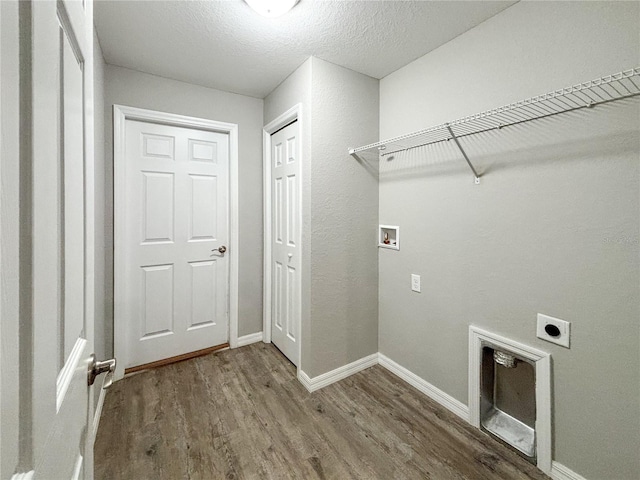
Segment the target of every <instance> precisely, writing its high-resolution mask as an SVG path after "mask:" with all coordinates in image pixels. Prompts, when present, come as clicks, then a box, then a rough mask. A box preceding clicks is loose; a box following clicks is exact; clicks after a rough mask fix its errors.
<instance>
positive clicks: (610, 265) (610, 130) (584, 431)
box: [363, 2, 640, 479]
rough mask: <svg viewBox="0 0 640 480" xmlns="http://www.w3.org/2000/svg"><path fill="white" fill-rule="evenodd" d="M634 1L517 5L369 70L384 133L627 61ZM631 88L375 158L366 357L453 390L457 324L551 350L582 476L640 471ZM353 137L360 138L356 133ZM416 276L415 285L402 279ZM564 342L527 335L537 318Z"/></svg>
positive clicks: (636, 26) (638, 253)
mask: <svg viewBox="0 0 640 480" xmlns="http://www.w3.org/2000/svg"><path fill="white" fill-rule="evenodd" d="M639 19H640V4H639V3H637V2H520V3H518V4H516V5H515V6H513V7H511V8H508V9H507V10H505V11H503V12H501V13H500V14H498V15H496V16H495V17H493V18H491V19H490V20H488V21H487V22H485V23H483V24H481V25H479V26H478V27H476V28H474V29H472V30H470V31H468V32H467V33H465V34H463V35H461V36H460V37H458V38H456V39H455V40H453V41H451V42H449V43H447V44H446V45H444V46H442V47H440V48H438V49H437V50H435V51H433V52H431V53H429V54H428V55H426V56H424V57H422V58H420V59H418V60H416V61H415V62H413V63H411V64H409V65H407V66H406V67H404V68H402V69H400V70H398V71H397V72H395V73H393V74H391V75H389V76H388V77H385V78H384V79H383V80H382V81H381V84H380V136H381V138H389V137H392V136H395V135H399V134H403V133H409V132H412V131H414V130H418V129H421V128H426V127H429V126H431V125H435V124H438V123H441V122H444V121H447V120H453V119H455V118H458V117H461V116H464V115H468V114H473V113H477V112H479V111H482V110H484V109H488V108H492V107H497V106H499V105H503V104H506V103H509V102H512V101H517V100H521V99H523V98H526V97H529V96H533V95H536V94H540V93H544V92H546V91H549V90H554V89H556V88H559V87H563V86H566V85H570V84H573V83H578V82H581V81H584V80H588V79H592V78H596V77H600V76H602V75H606V74H609V73H613V72H617V71H620V70H622V69H625V68H631V67H635V66H638V64H640V48H639V43H638V39H639V38H640V22H639ZM639 123H640V103H639V102H638V100H637V99H635V100H632V101H629V102H623V103H622V104H620V103H618V104H614V105H608V106H603V107H598V108H597V109H595V110H594V111H586V110H585V111H581V112H579V113H576V114H571V115H566V116H562V117H555V118H552V119H549V120H546V121H539V122H536V123H530V124H527V125H523V126H521V127H514V128H510V129H508V130H503V131H499V132H492V133H490V134H487V135H484V136H479V137H476V138H475V139H472V140H466V141H464V142H463V144H464V146H465V147H466V148H467V151H468V153H469V155H470V157H471V158H472V159H473V160H474V161H475V162H476V163H477V165H478V167H479V169H480V171H481V172H484V173H485V175H484V176H483V179H482V184H481V185H479V186H476V185H474V184H473V177H472V175H471V173H470V171H469V170H468V167H467V166H466V164H465V163H464V161H463V159H462V158H461V157H460V154H459V153H458V152H456V150H455V148H454V146H453V145H449V144H445V145H438V146H435V147H433V148H423V149H416V150H413V151H411V153H406V154H398V155H397V156H396V158H395V159H394V160H391V161H385V162H381V167H380V168H381V172H380V222H381V223H388V224H393V225H394V224H397V225H400V228H401V231H402V243H401V250H400V251H399V252H394V251H391V250H381V251H380V265H379V269H380V270H379V276H380V300H379V301H380V304H379V308H380V327H379V328H380V331H379V335H380V336H379V346H380V351H381V353H383V354H385V355H387V356H388V357H390V358H392V359H393V360H395V361H396V362H398V363H400V364H401V365H403V366H404V367H406V368H408V369H410V370H411V371H413V372H414V373H416V374H417V375H419V376H420V377H422V378H424V379H426V380H427V381H429V382H430V383H432V384H433V385H435V386H436V387H438V388H440V389H442V390H443V391H445V392H446V393H448V394H450V395H452V396H453V397H455V398H456V399H458V400H460V401H462V402H464V403H465V404H466V403H467V388H468V385H467V339H468V325H469V324H474V325H478V326H480V327H482V328H485V329H487V330H490V331H493V332H496V333H499V334H502V335H505V336H507V337H511V338H514V339H515V340H518V341H521V342H523V343H526V344H529V345H532V346H535V347H538V348H540V349H542V350H545V351H548V352H550V353H551V354H552V358H553V379H554V384H553V410H554V411H553V421H554V431H553V433H554V459H555V460H556V461H559V462H560V463H562V464H564V465H566V466H568V467H569V468H571V469H572V470H574V471H575V472H577V473H579V474H581V475H583V476H584V477H586V478H589V479H600V478H616V479H630V478H637V475H638V472H639V471H640V457H639V456H638V449H639V446H640V416H639V415H638V412H639V411H640V395H639V393H640V369H638V360H639V352H640V342H639V340H640V324H639V322H638V318H639V317H640V291H639V288H638V285H639V284H640V263H639V261H640V240H639V238H640V195H639V192H640V182H639V179H640V178H639V177H640V167H639V164H640V162H639V161H638V160H639V142H640V133H639V131H638V129H639ZM363 143H364V142H363ZM411 273H417V274H421V275H422V293H420V294H417V293H412V292H411V290H410V274H411ZM537 312H541V313H546V314H549V315H552V316H556V317H559V318H564V319H566V320H568V321H571V322H572V345H571V349H570V350H567V349H564V348H563V347H559V346H555V345H553V344H550V343H546V342H543V341H541V340H537V339H536V338H535V321H536V313H537Z"/></svg>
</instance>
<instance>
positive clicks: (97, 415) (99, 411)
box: [91, 379, 107, 442]
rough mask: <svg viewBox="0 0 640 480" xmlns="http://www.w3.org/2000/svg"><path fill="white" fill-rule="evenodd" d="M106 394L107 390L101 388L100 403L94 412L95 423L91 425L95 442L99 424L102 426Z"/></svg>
mask: <svg viewBox="0 0 640 480" xmlns="http://www.w3.org/2000/svg"><path fill="white" fill-rule="evenodd" d="M103 381H104V379H103ZM106 395H107V390H105V389H104V388H101V389H100V397H98V404H97V405H96V411H95V412H94V413H93V425H92V426H91V435H92V437H93V441H94V442H95V441H96V435H97V434H98V426H100V416H101V415H102V407H103V405H104V398H105V396H106Z"/></svg>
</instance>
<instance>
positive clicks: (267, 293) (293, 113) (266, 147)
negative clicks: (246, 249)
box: [262, 103, 305, 372]
mask: <svg viewBox="0 0 640 480" xmlns="http://www.w3.org/2000/svg"><path fill="white" fill-rule="evenodd" d="M302 118H303V116H302V104H301V103H298V104H296V105H294V106H293V107H291V108H290V109H289V110H287V111H286V112H284V113H282V114H281V115H279V116H278V117H277V118H275V119H274V120H272V121H271V122H269V123H268V124H266V125H265V126H264V127H263V129H262V146H263V147H262V167H263V178H264V185H263V191H264V199H263V201H264V234H263V238H264V282H263V292H262V295H263V299H262V305H263V312H262V332H263V333H262V338H263V342H264V343H271V321H272V319H271V303H272V302H271V292H272V285H271V273H272V268H271V264H272V262H273V252H272V249H271V231H272V225H271V223H272V222H271V214H272V208H273V205H272V202H271V135H273V134H274V133H275V132H277V131H278V130H280V129H281V128H284V127H286V126H287V125H289V124H290V123H292V122H294V121H297V122H298V138H299V142H298V152H299V155H300V160H299V162H298V176H299V182H298V185H299V188H300V191H299V195H298V206H297V207H298V224H299V225H300V237H301V238H302V226H303V223H302V197H303V195H302V185H303V183H302V182H303V179H302V162H303V161H305V159H304V154H303V152H304V148H303V146H304V138H302V137H303V131H304V129H303V123H302ZM303 248H304V245H302V242H300V254H299V255H301V254H302V249H303ZM301 257H302V255H301ZM302 258H304V257H302ZM303 264H304V262H301V268H303ZM298 278H299V280H298V281H300V282H301V281H302V275H299V276H298ZM300 290H301V289H300ZM300 307H302V296H300ZM299 311H300V315H299V316H298V325H297V328H298V329H297V331H298V366H297V369H298V372H301V371H302V308H300V309H299Z"/></svg>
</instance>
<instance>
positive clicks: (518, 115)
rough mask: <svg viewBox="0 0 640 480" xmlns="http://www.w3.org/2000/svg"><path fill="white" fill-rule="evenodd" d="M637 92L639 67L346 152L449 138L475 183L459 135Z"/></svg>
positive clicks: (385, 150) (383, 151) (388, 150)
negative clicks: (455, 146)
mask: <svg viewBox="0 0 640 480" xmlns="http://www.w3.org/2000/svg"><path fill="white" fill-rule="evenodd" d="M638 95H640V67H636V68H632V69H629V70H624V71H622V72H619V73H614V74H612V75H607V76H604V77H601V78H597V79H595V80H590V81H588V82H583V83H579V84H577V85H572V86H570V87H566V88H561V89H559V90H554V91H552V92H549V93H545V94H542V95H537V96H535V97H531V98H527V99H526V100H522V101H520V102H515V103H510V104H509V105H504V106H502V107H498V108H494V109H492V110H487V111H485V112H480V113H477V114H475V115H469V116H467V117H463V118H459V119H458V120H454V121H451V122H446V123H443V124H440V125H436V126H434V127H430V128H427V129H424V130H419V131H417V132H413V133H409V134H406V135H401V136H398V137H394V138H391V139H389V140H384V141H380V142H376V143H372V144H369V145H365V146H362V147H357V148H351V149H349V154H350V155H351V156H353V157H354V158H355V159H357V160H359V161H361V159H362V158H361V155H360V154H362V153H365V152H369V153H376V154H378V155H379V157H384V156H387V155H391V154H394V153H398V152H402V151H406V150H409V149H412V148H417V147H423V146H426V145H432V144H434V143H439V142H444V141H450V140H452V139H453V141H454V142H455V143H456V145H457V147H458V149H459V150H460V152H461V153H462V156H463V157H464V159H465V161H466V162H467V165H469V168H470V169H471V171H472V172H473V175H474V178H475V183H476V184H479V183H480V177H481V174H479V173H478V171H477V170H476V168H475V167H474V165H473V164H472V163H471V161H470V160H469V157H468V155H467V153H466V152H465V150H464V149H463V148H462V145H461V144H460V139H461V138H465V137H470V136H473V135H477V134H479V133H483V132H489V131H492V130H499V129H503V128H506V127H510V126H513V125H520V124H523V123H526V122H530V121H532V120H539V119H541V118H547V117H551V116H554V115H559V114H562V113H567V112H572V111H576V110H580V109H583V108H589V109H591V108H593V107H595V106H597V105H601V104H605V103H609V102H614V101H618V100H623V99H626V98H631V97H635V96H638Z"/></svg>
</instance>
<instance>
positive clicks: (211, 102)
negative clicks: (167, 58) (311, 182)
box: [104, 65, 263, 352]
mask: <svg viewBox="0 0 640 480" xmlns="http://www.w3.org/2000/svg"><path fill="white" fill-rule="evenodd" d="M114 104H118V105H126V106H131V107H138V108H145V109H149V110H157V111H161V112H170V113H175V114H180V115H188V116H193V117H200V118H206V119H211V120H218V121H221V122H230V123H236V124H238V130H239V168H238V175H239V217H240V227H239V229H240V232H239V242H240V247H239V248H240V252H239V267H240V278H239V311H238V317H239V318H238V334H239V335H240V336H243V335H248V334H251V333H255V332H260V331H262V133H261V132H262V109H263V101H262V100H260V99H256V98H251V97H246V96H243V95H237V94H233V93H227V92H221V91H219V90H214V89H211V88H206V87H200V86H196V85H191V84H188V83H184V82H179V81H175V80H169V79H166V78H162V77H157V76H154V75H148V74H145V73H140V72H137V71H134V70H129V69H125V68H120V67H115V66H113V65H107V66H106V82H105V129H106V130H105V131H106V138H108V139H109V141H108V142H107V144H106V145H107V149H106V174H105V176H106V179H107V184H106V186H105V197H106V198H105V205H106V206H105V210H106V219H107V223H106V226H105V234H106V242H105V246H104V247H105V255H106V259H105V273H106V291H105V302H106V305H107V311H106V313H105V318H106V322H105V337H106V338H107V339H108V340H107V341H108V342H112V340H113V322H112V319H113V256H112V254H111V252H112V251H113V151H112V150H113V145H112V142H111V139H112V138H113V105H114ZM108 351H109V352H112V351H113V344H112V343H110V344H109V345H108Z"/></svg>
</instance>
